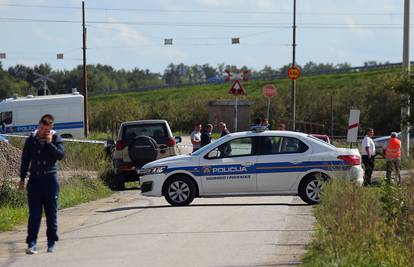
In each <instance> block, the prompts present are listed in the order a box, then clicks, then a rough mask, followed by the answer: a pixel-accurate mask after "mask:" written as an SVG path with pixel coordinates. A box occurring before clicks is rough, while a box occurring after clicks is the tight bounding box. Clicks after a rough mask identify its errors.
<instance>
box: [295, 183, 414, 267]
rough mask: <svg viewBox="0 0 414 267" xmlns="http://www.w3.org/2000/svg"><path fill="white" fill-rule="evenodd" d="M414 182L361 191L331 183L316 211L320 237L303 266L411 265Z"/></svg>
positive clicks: (360, 189) (326, 188) (312, 244)
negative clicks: (401, 185)
mask: <svg viewBox="0 0 414 267" xmlns="http://www.w3.org/2000/svg"><path fill="white" fill-rule="evenodd" d="M413 204H414V180H413V178H411V179H410V180H409V181H408V183H407V185H405V186H403V187H399V186H396V185H394V184H392V185H387V184H386V183H383V184H381V186H379V187H371V188H366V187H360V186H357V185H355V184H353V183H349V182H344V181H341V180H336V179H335V180H333V181H332V182H330V183H328V184H327V185H326V186H325V188H324V191H323V195H322V201H321V204H320V205H318V206H316V207H315V208H314V214H315V217H316V219H317V223H316V233H315V235H314V238H313V241H312V242H311V243H310V245H309V247H308V251H307V253H306V255H305V257H304V259H303V266H390V267H391V266H404V267H405V266H413V265H414V207H413Z"/></svg>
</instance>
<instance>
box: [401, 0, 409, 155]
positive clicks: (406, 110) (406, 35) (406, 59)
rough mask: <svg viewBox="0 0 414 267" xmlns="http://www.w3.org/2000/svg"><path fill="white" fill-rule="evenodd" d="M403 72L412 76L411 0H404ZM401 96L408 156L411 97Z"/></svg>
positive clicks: (403, 147) (403, 135)
mask: <svg viewBox="0 0 414 267" xmlns="http://www.w3.org/2000/svg"><path fill="white" fill-rule="evenodd" d="M403 74H404V76H405V78H406V79H409V78H410V0H404V39H403ZM407 84H409V83H407ZM407 89H408V88H407ZM401 97H402V99H403V104H402V106H401V120H402V123H401V142H402V150H403V154H404V155H405V156H406V157H408V156H410V133H409V125H408V121H407V118H408V116H410V99H409V95H408V93H407V94H404V95H402V96H401Z"/></svg>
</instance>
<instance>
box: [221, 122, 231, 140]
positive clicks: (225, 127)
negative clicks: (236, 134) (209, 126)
mask: <svg viewBox="0 0 414 267" xmlns="http://www.w3.org/2000/svg"><path fill="white" fill-rule="evenodd" d="M219 130H220V132H221V135H220V137H223V136H226V135H228V134H229V133H230V131H229V130H228V129H227V126H226V124H225V123H224V122H220V123H219Z"/></svg>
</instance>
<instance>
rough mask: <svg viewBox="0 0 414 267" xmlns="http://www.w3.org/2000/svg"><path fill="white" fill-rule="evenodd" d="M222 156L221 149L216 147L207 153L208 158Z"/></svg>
mask: <svg viewBox="0 0 414 267" xmlns="http://www.w3.org/2000/svg"><path fill="white" fill-rule="evenodd" d="M219 157H220V151H219V150H218V149H217V148H216V149H214V150H212V151H210V152H209V153H208V154H207V158H209V159H216V158H219Z"/></svg>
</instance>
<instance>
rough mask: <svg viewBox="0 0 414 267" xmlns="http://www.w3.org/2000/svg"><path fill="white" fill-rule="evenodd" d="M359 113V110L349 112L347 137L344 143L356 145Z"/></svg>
mask: <svg viewBox="0 0 414 267" xmlns="http://www.w3.org/2000/svg"><path fill="white" fill-rule="evenodd" d="M360 114H361V111H360V110H359V109H351V111H350V112H349V122H348V135H347V137H346V141H347V142H348V143H351V147H352V143H356V142H357V140H358V127H359V115H360Z"/></svg>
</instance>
